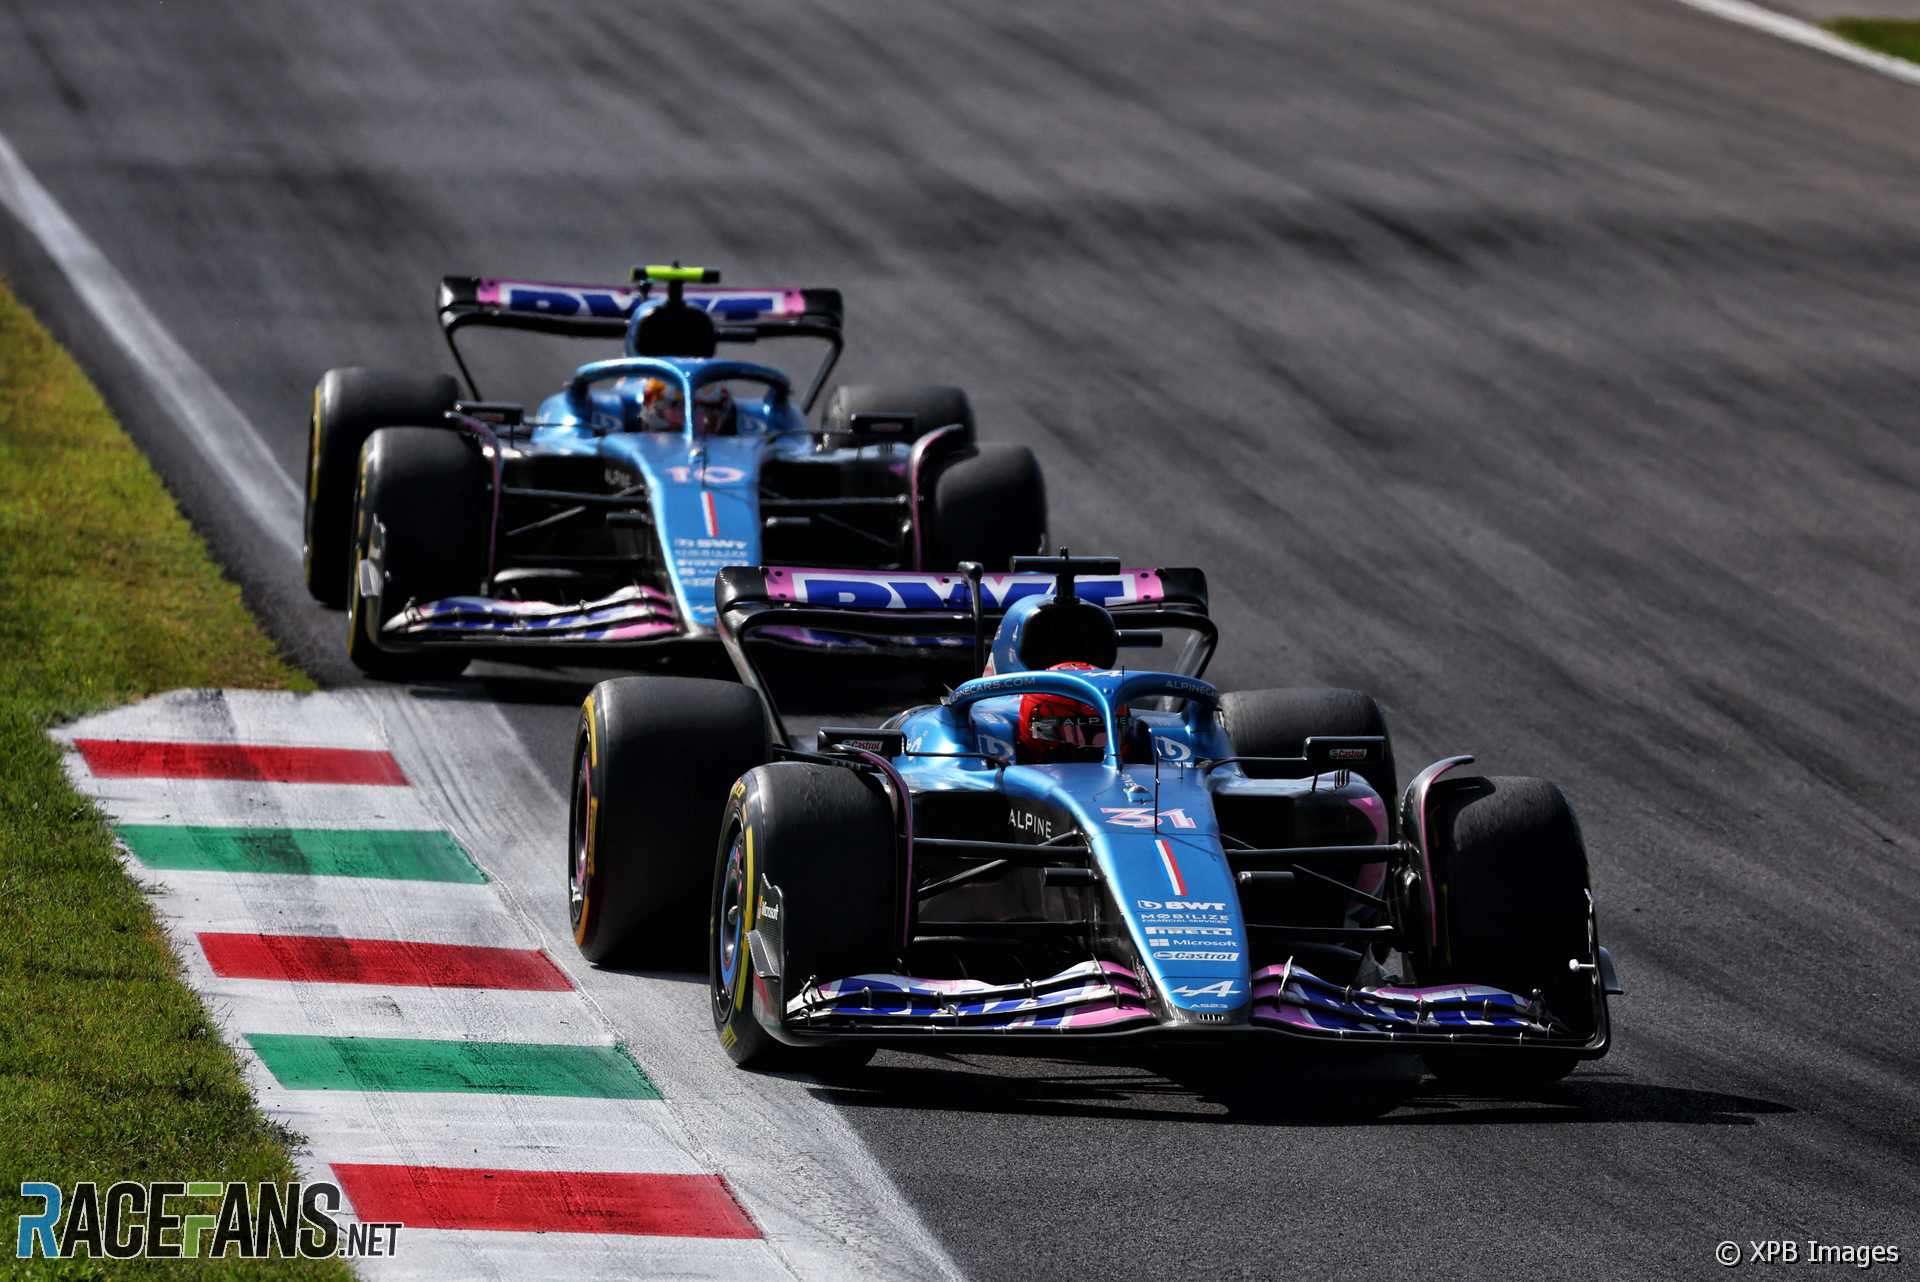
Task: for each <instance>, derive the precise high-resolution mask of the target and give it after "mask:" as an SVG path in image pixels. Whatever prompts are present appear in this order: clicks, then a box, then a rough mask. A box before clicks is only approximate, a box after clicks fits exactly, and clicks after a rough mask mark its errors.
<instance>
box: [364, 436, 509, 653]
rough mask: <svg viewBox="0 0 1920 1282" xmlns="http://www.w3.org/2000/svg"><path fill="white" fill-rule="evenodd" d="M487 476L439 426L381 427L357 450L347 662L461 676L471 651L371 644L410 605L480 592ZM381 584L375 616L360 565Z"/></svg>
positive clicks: (476, 454)
mask: <svg viewBox="0 0 1920 1282" xmlns="http://www.w3.org/2000/svg"><path fill="white" fill-rule="evenodd" d="M492 520H493V473H492V471H491V470H490V469H489V468H488V466H487V463H486V460H485V459H483V458H481V457H480V451H479V449H478V448H477V447H476V446H475V445H474V444H473V442H472V441H470V440H468V439H467V438H466V437H465V436H463V435H462V434H460V433H459V432H455V431H452V430H450V429H448V428H442V427H385V428H381V429H380V430H379V431H377V432H375V433H374V434H373V435H372V436H370V437H368V438H367V443H366V445H365V446H363V447H362V448H361V456H360V478H359V485H358V488H357V490H356V492H355V494H354V501H353V524H354V531H353V535H354V539H353V548H354V557H353V564H352V566H351V567H350V571H349V573H348V582H347V658H349V659H350V660H352V661H353V666H354V667H356V668H358V669H360V671H362V672H364V673H366V674H367V675H368V676H370V677H377V678H380V679H382V680H386V681H431V680H438V679H443V678H448V677H455V676H458V675H459V674H460V673H461V672H462V671H464V670H465V668H466V666H467V663H468V657H467V656H466V655H464V654H460V653H458V652H451V653H450V652H447V651H439V652H435V651H415V652H406V651H389V650H383V649H381V648H380V646H379V645H378V644H376V643H375V642H374V639H373V638H374V636H375V635H376V634H377V633H378V632H379V631H380V629H381V628H382V627H384V626H385V624H386V622H387V620H388V619H391V618H392V617H393V616H394V615H396V614H398V613H399V612H400V611H401V610H402V609H403V608H405V607H406V605H407V603H408V602H410V601H413V602H427V601H437V600H442V599H444V598H446V597H453V596H465V595H470V594H472V593H475V592H478V591H479V590H480V587H481V580H483V579H484V578H485V577H486V573H487V545H488V542H489V540H491V538H492V537H493V531H492ZM367 563H371V564H372V565H374V566H377V567H378V568H379V570H380V575H381V578H382V580H383V582H382V587H381V590H380V597H379V610H378V612H377V613H376V611H375V609H374V601H373V599H372V598H369V597H366V596H363V595H362V586H363V585H362V581H361V576H362V574H363V573H364V572H365V571H364V569H363V565H365V564H367Z"/></svg>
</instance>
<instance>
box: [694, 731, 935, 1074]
mask: <svg viewBox="0 0 1920 1282" xmlns="http://www.w3.org/2000/svg"><path fill="white" fill-rule="evenodd" d="M718 855H719V857H718V859H717V861H716V864H715V868H714V877H713V899H712V911H711V914H710V917H709V921H710V923H711V924H710V937H709V946H708V950H707V953H708V969H707V976H708V980H709V986H710V989H711V993H712V1003H713V1023H714V1028H715V1029H716V1031H718V1033H719V1035H720V1044H721V1046H723V1047H724V1048H725V1049H726V1052H727V1054H728V1055H729V1056H730V1057H732V1059H733V1062H734V1063H736V1064H738V1065H740V1066H741V1067H742V1068H762V1069H764V1068H779V1067H804V1068H807V1069H810V1070H813V1071H823V1070H840V1069H846V1068H852V1067H857V1066H858V1065H860V1064H863V1063H865V1062H866V1061H867V1059H868V1058H870V1057H871V1055H872V1053H873V1052H872V1050H871V1049H869V1048H867V1047H862V1046H844V1047H834V1046H828V1047H819V1048H812V1047H809V1048H806V1049H797V1048H793V1047H789V1046H785V1045H783V1044H782V1043H780V1042H778V1041H776V1040H774V1038H773V1037H772V1036H771V1035H770V1034H769V1033H768V1032H767V1031H766V1029H765V1028H763V1027H762V1026H761V1024H760V1021H759V1019H758V1018H756V1015H755V1012H754V1006H755V1004H756V1002H758V1001H760V1000H762V998H761V997H760V996H758V994H759V993H760V990H761V986H760V984H759V983H758V982H756V979H755V976H754V973H753V959H752V946H751V943H750V936H751V935H752V934H753V932H754V931H755V930H756V929H757V928H759V927H760V925H761V924H762V918H761V913H762V909H763V907H764V898H765V894H764V892H765V888H766V886H767V885H769V884H771V885H772V886H775V887H777V888H778V890H779V893H780V905H779V916H778V919H777V930H778V934H779V943H780V948H779V952H780V956H779V958H778V959H777V960H778V961H779V963H780V966H781V975H782V978H783V984H784V987H785V988H786V989H787V990H788V991H789V992H797V991H798V990H799V987H800V985H802V984H804V983H806V982H808V981H810V980H815V981H827V980H834V979H844V978H846V977H847V976H849V975H855V974H859V973H861V972H863V971H871V970H874V969H876V968H880V967H885V966H888V965H889V964H891V962H892V960H893V958H894V955H895V954H896V953H897V951H898V949H897V948H896V947H894V943H895V941H894V939H893V930H894V921H895V916H894V914H895V905H894V892H895V890H896V879H897V877H898V872H899V869H898V860H897V854H896V851H895V847H894V828H893V810H892V807H891V806H890V805H889V804H888V802H887V799H886V796H885V795H884V794H883V793H882V792H881V790H880V787H879V785H878V784H877V783H875V782H874V781H873V780H872V779H871V778H869V777H868V776H867V775H865V774H864V773H862V772H860V771H856V770H851V769H848V768H846V767H844V766H829V765H818V764H814V763H811V762H791V761H786V762H777V763H775V764H773V765H768V766H761V767H760V768H759V769H757V770H753V771H751V772H749V773H748V774H747V775H746V777H745V778H743V779H741V780H740V782H739V783H738V784H737V785H735V787H734V789H733V792H732V794H731V795H730V797H729V798H728V801H727V814H726V821H725V824H724V826H723V827H722V829H721V839H720V849H719V852H718ZM767 924H768V925H770V926H773V925H776V923H775V922H773V921H769V922H768V923H767Z"/></svg>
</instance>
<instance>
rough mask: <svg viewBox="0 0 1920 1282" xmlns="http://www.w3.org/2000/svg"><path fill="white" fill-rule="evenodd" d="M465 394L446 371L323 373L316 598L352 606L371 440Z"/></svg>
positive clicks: (312, 508) (314, 480) (312, 551)
mask: <svg viewBox="0 0 1920 1282" xmlns="http://www.w3.org/2000/svg"><path fill="white" fill-rule="evenodd" d="M459 395H460V391H459V388H458V386H457V385H456V384H455V383H454V381H453V380H452V379H451V378H448V377H447V376H446V375H445V374H411V373H406V372H403V371H400V370H388V369H358V368H354V369H330V370H328V371H327V372H326V374H324V375H323V376H322V377H321V379H320V383H319V385H318V386H317V387H315V388H314V389H313V415H312V418H311V419H310V420H309V422H308V424H307V502H306V516H305V558H304V559H305V563H306V575H307V591H308V592H310V593H312V594H313V598H314V600H316V601H318V602H320V603H321V604H322V605H326V606H330V607H332V608H333V609H336V610H338V609H340V608H341V607H342V606H344V605H346V603H347V565H348V563H349V562H350V561H351V560H352V559H353V493H354V485H355V480H356V475H357V473H358V471H359V467H360V447H361V446H362V445H364V444H365V443H366V440H367V437H369V436H371V435H372V434H373V433H374V431H375V430H376V429H378V428H382V427H408V426H420V427H433V426H436V425H438V424H439V423H440V422H441V416H442V415H444V414H445V413H446V412H447V411H448V410H450V409H452V408H453V403H454V401H455V400H457V399H458V398H459Z"/></svg>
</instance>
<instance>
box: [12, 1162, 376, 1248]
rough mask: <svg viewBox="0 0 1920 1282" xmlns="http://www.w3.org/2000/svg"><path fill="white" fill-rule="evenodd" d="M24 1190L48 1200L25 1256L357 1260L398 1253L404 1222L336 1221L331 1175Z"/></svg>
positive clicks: (25, 1220) (25, 1229)
mask: <svg viewBox="0 0 1920 1282" xmlns="http://www.w3.org/2000/svg"><path fill="white" fill-rule="evenodd" d="M20 1196H21V1197H23V1198H39V1199H41V1200H42V1201H43V1202H44V1203H45V1204H46V1205H45V1206H44V1207H42V1208H41V1210H40V1211H39V1212H38V1213H37V1214H26V1215H22V1216H21V1217H20V1225H19V1232H18V1235H17V1237H16V1238H15V1245H14V1255H15V1257H16V1258H18V1259H22V1260H30V1259H34V1258H36V1257H43V1258H46V1259H50V1260H70V1259H73V1258H74V1257H76V1256H84V1257H86V1258H91V1259H103V1258H104V1259H110V1260H131V1259H135V1258H140V1257H144V1258H146V1259H156V1260H178V1259H201V1258H205V1259H221V1258H227V1257H232V1258H237V1259H242V1260H265V1259H272V1258H274V1257H276V1256H278V1257H281V1258H286V1259H292V1258H295V1257H304V1258H307V1259H323V1258H326V1257H329V1256H340V1257H342V1258H344V1259H359V1258H361V1257H364V1256H388V1255H392V1254H394V1251H395V1249H396V1248H397V1247H398V1246H399V1244H400V1230H401V1229H402V1228H403V1227H404V1226H403V1225H401V1224H399V1223H378V1224H363V1223H360V1222H359V1221H354V1222H351V1223H348V1224H344V1225H343V1224H341V1223H340V1222H339V1221H338V1220H336V1219H335V1218H334V1217H335V1216H336V1215H338V1214H339V1212H340V1206H341V1197H340V1186H339V1185H338V1184H334V1183H330V1182H328V1181H324V1180H322V1181H315V1182H312V1183H307V1182H303V1181H300V1180H295V1181H293V1182H292V1183H289V1184H259V1185H254V1184H247V1183H244V1182H242V1181H237V1180H235V1181H228V1182H224V1183H223V1182H221V1181H218V1180H197V1181H193V1182H191V1183H189V1182H186V1181H171V1182H170V1181H158V1182H155V1183H152V1184H136V1183H134V1182H133V1181H131V1180H121V1181H119V1182H117V1183H114V1184H109V1185H108V1186H107V1191H106V1192H105V1193H102V1192H100V1190H99V1186H98V1185H97V1184H96V1183H95V1182H94V1181H92V1180H82V1181H80V1182H79V1183H77V1184H75V1185H74V1186H73V1190H72V1192H71V1194H69V1193H68V1192H67V1191H66V1190H64V1189H62V1188H61V1187H60V1186H59V1185H58V1184H47V1183H44V1182H40V1181H35V1180H27V1181H23V1182H22V1183H21V1185H20ZM216 1199H217V1200H218V1201H219V1210H217V1211H196V1212H195V1213H193V1214H188V1213H187V1208H185V1207H177V1208H176V1209H172V1210H170V1209H168V1204H169V1203H175V1204H178V1203H183V1202H187V1203H191V1202H199V1203H202V1204H206V1203H210V1202H213V1201H214V1200H216ZM63 1211H64V1212H65V1213H66V1222H65V1223H64V1224H62V1223H61V1213H62V1212H63Z"/></svg>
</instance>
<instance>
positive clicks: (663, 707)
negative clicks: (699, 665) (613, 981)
mask: <svg viewBox="0 0 1920 1282" xmlns="http://www.w3.org/2000/svg"><path fill="white" fill-rule="evenodd" d="M767 756H768V748H767V726H766V719H765V717H764V716H763V715H762V713H761V709H760V699H759V696H758V695H756V694H754V692H753V691H752V690H749V689H748V688H747V687H746V686H743V685H739V684H737V683H735V682H732V681H707V680H702V679H698V678H694V677H621V678H619V679H617V680H614V681H602V682H601V683H600V684H599V685H597V686H595V687H594V688H593V692H592V693H591V694H589V695H588V696H587V699H586V702H585V703H584V704H583V705H581V709H580V726H579V730H578V733H577V734H576V735H575V738H574V747H573V774H572V822H571V824H570V825H569V827H568V834H569V836H568V843H567V902H568V911H569V914H570V916H571V918H572V923H573V941H574V943H575V944H577V945H579V948H580V952H581V953H582V954H583V955H584V956H585V957H586V958H587V960H588V961H591V962H595V963H601V964H608V963H613V962H631V963H638V964H654V965H660V966H667V967H675V968H680V967H690V966H694V965H697V964H698V958H699V956H700V953H699V947H700V927H701V922H702V909H703V908H704V907H705V906H706V891H707V885H708V876H707V874H708V873H709V872H710V871H711V868H712V864H711V860H712V858H713V841H714V834H715V833H717V832H719V831H720V825H721V821H722V816H723V815H724V814H725V813H726V810H727V793H728V789H730V788H732V787H733V783H734V780H736V779H738V778H739V777H740V776H741V775H743V774H745V773H746V772H747V771H749V770H751V769H753V767H755V766H757V765H759V764H760V763H761V762H763V761H765V760H766V759H767Z"/></svg>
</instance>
